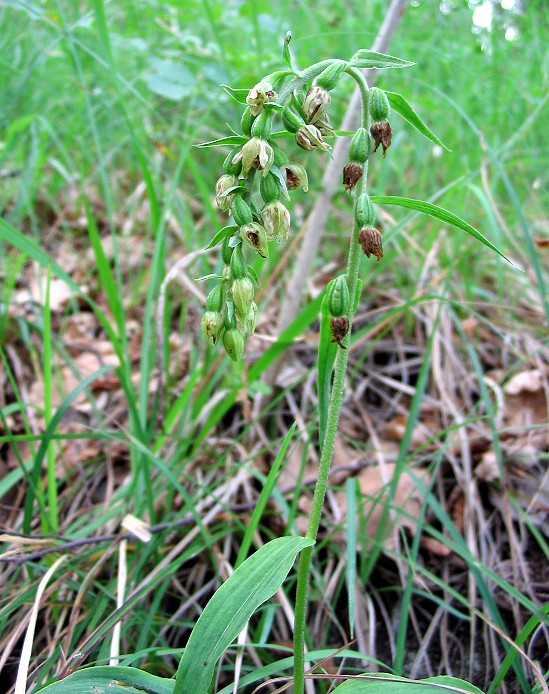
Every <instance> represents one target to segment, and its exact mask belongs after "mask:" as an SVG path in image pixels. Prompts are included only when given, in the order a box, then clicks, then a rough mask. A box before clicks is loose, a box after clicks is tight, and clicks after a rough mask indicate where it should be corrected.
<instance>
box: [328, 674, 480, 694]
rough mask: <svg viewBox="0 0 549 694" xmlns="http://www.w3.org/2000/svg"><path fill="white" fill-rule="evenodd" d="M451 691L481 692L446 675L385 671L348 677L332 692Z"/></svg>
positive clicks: (419, 693) (441, 693) (394, 693)
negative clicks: (418, 675) (409, 677)
mask: <svg viewBox="0 0 549 694" xmlns="http://www.w3.org/2000/svg"><path fill="white" fill-rule="evenodd" d="M452 692H459V693H460V694H461V693H463V692H473V694H482V691H481V690H480V689H479V688H478V687H475V685H474V684H470V683H469V682H466V681H465V680H460V679H458V678H457V677H449V676H448V675H439V676H437V677H429V678H427V679H424V680H407V679H406V678H404V677H398V676H397V675H389V674H387V673H378V674H371V675H361V676H360V677H357V678H356V679H348V680H347V681H346V682H344V683H343V684H340V685H339V687H336V688H335V689H334V694H452Z"/></svg>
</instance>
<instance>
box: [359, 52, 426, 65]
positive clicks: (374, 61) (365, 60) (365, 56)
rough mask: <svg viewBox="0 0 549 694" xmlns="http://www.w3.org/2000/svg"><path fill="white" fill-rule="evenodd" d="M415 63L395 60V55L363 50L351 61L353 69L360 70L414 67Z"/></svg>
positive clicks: (400, 59)
mask: <svg viewBox="0 0 549 694" xmlns="http://www.w3.org/2000/svg"><path fill="white" fill-rule="evenodd" d="M412 65H415V63H411V62H410V61H409V60H403V59H402V58H395V57H394V56H393V55H385V53H376V51H368V50H366V49H365V48H361V49H360V50H359V51H357V52H356V53H355V54H354V56H353V57H352V59H351V66H352V67H360V68H372V67H376V68H383V67H412Z"/></svg>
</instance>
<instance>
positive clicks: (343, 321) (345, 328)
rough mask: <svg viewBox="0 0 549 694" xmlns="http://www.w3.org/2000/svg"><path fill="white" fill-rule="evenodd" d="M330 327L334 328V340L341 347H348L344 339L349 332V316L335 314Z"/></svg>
mask: <svg viewBox="0 0 549 694" xmlns="http://www.w3.org/2000/svg"><path fill="white" fill-rule="evenodd" d="M330 328H331V330H332V335H333V337H332V342H337V344H338V345H339V346H340V347H341V349H347V347H345V345H344V344H342V342H341V341H342V340H343V338H344V337H345V335H347V333H348V332H349V319H348V318H347V316H334V317H333V318H330Z"/></svg>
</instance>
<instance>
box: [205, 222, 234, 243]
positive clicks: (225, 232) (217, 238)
mask: <svg viewBox="0 0 549 694" xmlns="http://www.w3.org/2000/svg"><path fill="white" fill-rule="evenodd" d="M237 229H238V227H237V226H235V225H234V224H231V225H229V226H227V227H223V229H220V230H219V231H218V232H217V233H216V234H215V235H214V237H213V239H212V240H211V241H210V243H209V244H208V245H207V246H206V248H213V247H214V246H217V244H218V243H221V241H223V239H224V238H225V237H226V236H231V235H232V234H234V232H235V231H236V230H237Z"/></svg>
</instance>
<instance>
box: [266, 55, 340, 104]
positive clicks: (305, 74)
mask: <svg viewBox="0 0 549 694" xmlns="http://www.w3.org/2000/svg"><path fill="white" fill-rule="evenodd" d="M333 62H334V61H333V60H321V61H320V62H319V63H315V64H314V65H311V66H309V67H308V68H306V69H305V70H302V71H301V72H300V73H299V74H298V75H297V77H295V78H294V79H293V80H291V81H290V82H288V83H287V84H285V85H284V86H283V87H282V89H281V90H280V91H279V92H278V97H277V102H278V103H279V104H283V103H284V102H285V101H286V99H287V98H288V97H289V96H290V94H291V93H292V92H293V91H294V89H299V88H300V87H302V86H303V85H304V84H307V82H310V81H311V80H313V79H314V78H315V77H318V75H320V73H321V72H324V70H325V69H326V68H327V67H329V66H330V65H331V64H332V63H333Z"/></svg>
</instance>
